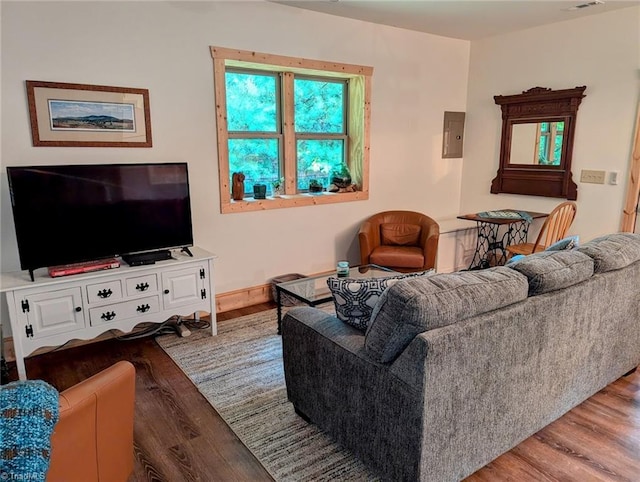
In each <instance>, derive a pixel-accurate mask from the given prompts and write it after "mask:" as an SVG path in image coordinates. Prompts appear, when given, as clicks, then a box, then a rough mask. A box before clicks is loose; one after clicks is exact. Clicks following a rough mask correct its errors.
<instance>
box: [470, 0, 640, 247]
mask: <svg viewBox="0 0 640 482" xmlns="http://www.w3.org/2000/svg"><path fill="white" fill-rule="evenodd" d="M639 69H640V7H630V8H624V9H621V10H615V11H612V12H608V13H603V14H598V15H592V16H588V17H583V18H580V19H577V20H571V21H566V22H561V23H557V24H553V25H548V26H544V27H538V28H534V29H529V30H524V31H520V32H515V33H511V34H508V35H502V36H497V37H493V38H489V39H485V40H480V41H474V42H472V43H471V61H470V67H469V92H468V104H467V125H466V133H465V146H464V153H465V159H464V167H463V182H462V198H461V208H462V210H463V211H464V212H475V211H477V210H488V209H498V208H505V207H513V208H517V209H529V210H532V211H549V210H551V209H552V208H553V207H554V206H555V205H556V204H558V203H560V202H561V201H562V200H561V199H554V198H544V197H536V196H520V195H511V194H497V195H496V194H490V193H489V189H490V186H491V180H492V179H493V178H494V177H495V175H496V171H497V169H498V165H499V155H500V128H501V111H500V107H499V106H498V105H496V104H495V103H494V100H493V96H494V95H498V94H500V95H510V94H519V93H521V92H522V91H524V90H528V89H530V88H531V87H536V86H540V87H550V88H553V89H567V88H573V87H576V86H580V85H586V86H587V89H586V91H585V94H586V97H585V98H584V99H583V100H582V104H581V105H580V108H579V110H578V119H577V124H576V135H575V144H574V151H573V161H572V171H573V180H574V182H576V183H577V184H578V200H577V203H578V214H577V217H576V220H575V222H574V224H573V226H572V228H571V232H572V233H573V234H579V235H580V237H581V240H582V241H586V240H588V239H591V238H593V237H595V236H597V235H601V234H606V233H610V232H615V231H618V230H619V229H620V222H621V218H622V208H623V204H624V199H625V193H626V184H627V175H628V168H629V159H630V154H631V148H632V140H633V137H632V136H633V129H634V122H635V114H636V111H635V109H636V107H635V106H637V104H638V102H637V101H638V92H639V90H638V87H639V78H640V76H639V72H640V71H639ZM581 169H601V170H605V171H607V173H608V172H610V171H620V173H621V176H620V180H621V182H620V183H619V184H618V185H617V186H612V185H609V184H605V185H596V184H582V183H580V182H579V181H580V170H581Z"/></svg>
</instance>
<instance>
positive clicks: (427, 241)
mask: <svg viewBox="0 0 640 482" xmlns="http://www.w3.org/2000/svg"><path fill="white" fill-rule="evenodd" d="M439 237H440V226H439V225H438V223H437V222H436V221H434V220H433V219H431V218H430V217H429V216H427V215H425V214H422V213H418V212H414V211H384V212H381V213H378V214H374V215H373V216H371V217H370V218H369V219H367V220H366V221H364V222H363V223H362V226H361V227H360V232H359V233H358V240H359V242H360V262H361V263H362V264H377V265H379V266H384V267H386V268H391V269H393V270H394V271H400V272H409V271H422V270H428V269H431V268H435V266H436V257H437V254H438V239H439Z"/></svg>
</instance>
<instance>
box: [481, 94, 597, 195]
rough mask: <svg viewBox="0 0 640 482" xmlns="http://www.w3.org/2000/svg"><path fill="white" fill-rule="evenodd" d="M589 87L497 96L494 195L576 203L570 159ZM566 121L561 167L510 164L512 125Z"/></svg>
mask: <svg viewBox="0 0 640 482" xmlns="http://www.w3.org/2000/svg"><path fill="white" fill-rule="evenodd" d="M585 89H586V86H582V87H576V88H574V89H563V90H551V89H548V88H545V87H533V88H532V89H529V90H526V91H523V92H522V94H516V95H496V96H494V97H493V99H494V100H495V102H496V104H498V105H500V106H501V108H502V140H501V144H500V167H499V168H498V174H497V176H496V177H495V179H493V181H491V192H492V193H493V194H499V193H509V194H526V195H531V196H546V197H558V198H563V199H569V200H571V201H575V200H576V199H577V198H578V186H577V185H576V183H575V182H573V179H572V174H571V156H572V154H573V138H574V134H575V128H576V118H577V115H578V106H579V105H580V102H581V101H582V98H583V97H585V95H584V91H585ZM553 121H564V122H565V125H564V136H563V140H562V154H561V157H560V159H561V161H560V165H559V166H548V165H532V164H515V163H512V162H511V159H510V155H511V135H512V126H513V125H514V124H522V123H537V122H553Z"/></svg>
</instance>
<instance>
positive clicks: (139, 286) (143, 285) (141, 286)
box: [136, 283, 149, 291]
mask: <svg viewBox="0 0 640 482" xmlns="http://www.w3.org/2000/svg"><path fill="white" fill-rule="evenodd" d="M136 289H137V290H138V291H147V290H148V289H149V283H138V284H137V285H136Z"/></svg>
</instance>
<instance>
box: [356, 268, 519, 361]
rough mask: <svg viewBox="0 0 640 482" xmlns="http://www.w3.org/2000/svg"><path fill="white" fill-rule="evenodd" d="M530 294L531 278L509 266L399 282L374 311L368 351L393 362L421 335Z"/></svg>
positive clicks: (516, 300)
mask: <svg viewBox="0 0 640 482" xmlns="http://www.w3.org/2000/svg"><path fill="white" fill-rule="evenodd" d="M528 289H529V284H528V283H527V278H526V277H525V276H523V275H521V274H520V273H518V272H517V271H514V270H512V269H509V268H506V267H504V266H499V267H497V268H490V269H486V270H479V271H460V272H457V273H447V274H437V275H434V276H429V277H426V278H424V277H423V278H416V279H409V280H406V281H404V282H402V283H396V284H395V285H393V286H391V287H390V288H389V289H388V290H386V291H385V292H384V293H383V294H382V296H381V297H380V301H379V302H378V304H377V305H376V307H375V309H374V310H373V313H372V315H371V322H370V324H369V328H368V330H367V334H366V339H365V347H366V350H367V352H368V353H369V354H370V356H371V357H372V358H373V359H374V360H376V361H378V362H381V363H388V362H392V361H393V360H395V359H396V357H397V356H398V355H399V354H400V353H401V352H402V351H403V350H404V349H405V348H406V347H407V345H409V343H411V340H413V338H415V336H416V335H418V334H419V333H422V332H424V331H427V330H431V329H434V328H439V327H442V326H446V325H450V324H452V323H455V322H457V321H460V320H464V319H466V318H471V317H473V316H475V315H478V314H480V313H485V312H488V311H492V310H496V309H498V308H502V307H503V306H507V305H510V304H513V303H516V302H518V301H522V300H524V299H526V298H527V292H528Z"/></svg>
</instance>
